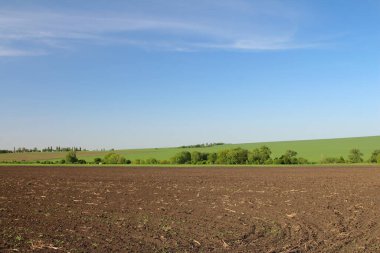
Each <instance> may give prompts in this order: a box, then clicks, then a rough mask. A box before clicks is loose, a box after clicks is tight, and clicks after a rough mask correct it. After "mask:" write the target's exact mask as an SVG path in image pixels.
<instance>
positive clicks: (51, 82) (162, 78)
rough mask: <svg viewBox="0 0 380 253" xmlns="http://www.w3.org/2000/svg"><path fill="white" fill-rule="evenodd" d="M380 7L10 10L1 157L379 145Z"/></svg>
mask: <svg viewBox="0 0 380 253" xmlns="http://www.w3.org/2000/svg"><path fill="white" fill-rule="evenodd" d="M379 24H380V1H378V0H363V1H356V0H334V1H326V0H314V1H309V0H298V1H294V0H281V1H272V0H269V1H268V0H265V1H263V0H261V1H255V0H253V1H249V0H165V1H160V0H157V1H153V0H150V1H147V0H123V1H121V0H113V1H107V0H92V1H83V0H62V1H51V0H34V1H26V0H23V1H20V0H12V1H4V0H0V108H1V110H0V149H5V148H7V149H12V148H13V147H28V148H32V147H38V148H41V147H46V146H82V147H85V148H88V149H101V148H117V149H120V148H145V147H168V146H180V145H189V144H197V143H206V142H225V143H247V142H261V141H278V140H300V139H319V138H335V137H354V136H371V135H380V99H379V94H380V50H379V45H380V29H379Z"/></svg>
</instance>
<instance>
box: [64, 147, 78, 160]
mask: <svg viewBox="0 0 380 253" xmlns="http://www.w3.org/2000/svg"><path fill="white" fill-rule="evenodd" d="M77 161H78V158H77V153H76V152H75V151H73V150H72V151H69V152H68V153H67V155H66V163H76V162H77Z"/></svg>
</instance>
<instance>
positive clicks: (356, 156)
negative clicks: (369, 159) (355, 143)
mask: <svg viewBox="0 0 380 253" xmlns="http://www.w3.org/2000/svg"><path fill="white" fill-rule="evenodd" d="M348 161H349V162H351V163H361V162H363V153H362V152H360V150H359V149H357V148H354V149H351V150H350V154H349V155H348Z"/></svg>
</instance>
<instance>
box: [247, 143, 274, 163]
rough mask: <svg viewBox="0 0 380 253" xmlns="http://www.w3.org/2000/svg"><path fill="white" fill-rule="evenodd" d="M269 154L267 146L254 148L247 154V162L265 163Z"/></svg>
mask: <svg viewBox="0 0 380 253" xmlns="http://www.w3.org/2000/svg"><path fill="white" fill-rule="evenodd" d="M271 154H272V151H271V150H270V149H269V148H268V147H267V146H262V147H260V148H256V149H254V150H252V152H250V153H249V154H248V163H252V164H266V161H267V160H269V159H270V156H271Z"/></svg>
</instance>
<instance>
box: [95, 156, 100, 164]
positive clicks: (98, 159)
mask: <svg viewBox="0 0 380 253" xmlns="http://www.w3.org/2000/svg"><path fill="white" fill-rule="evenodd" d="M101 162H102V159H101V158H99V157H96V158H94V163H96V164H100V163H101Z"/></svg>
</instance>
